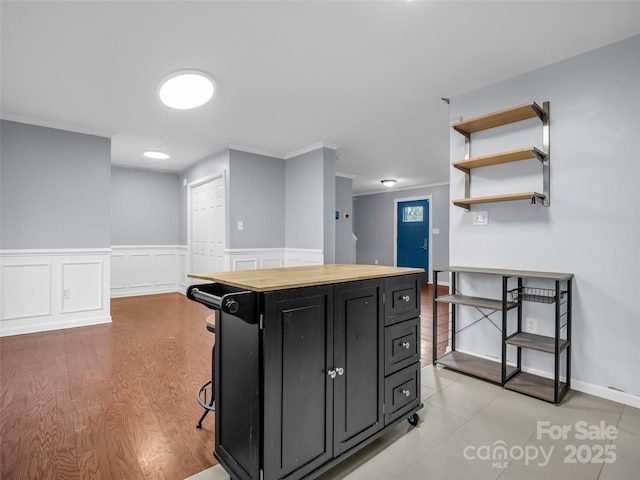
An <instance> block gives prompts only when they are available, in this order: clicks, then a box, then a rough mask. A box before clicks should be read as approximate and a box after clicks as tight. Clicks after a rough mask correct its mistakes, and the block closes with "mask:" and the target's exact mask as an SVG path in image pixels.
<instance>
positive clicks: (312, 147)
mask: <svg viewBox="0 0 640 480" xmlns="http://www.w3.org/2000/svg"><path fill="white" fill-rule="evenodd" d="M227 148H229V150H236V151H238V152H246V153H253V154H255V155H263V156H265V157H272V158H279V159H281V160H289V159H290V158H293V157H297V156H298V155H302V154H304V153H309V152H313V151H314V150H319V149H321V148H328V149H330V150H338V149H339V148H340V145H338V144H335V143H330V142H323V141H320V142H316V143H312V144H311V145H307V146H306V147H301V148H298V149H297V150H293V151H291V152H289V153H285V154H284V155H283V154H280V153H274V152H270V151H268V150H264V149H261V148H253V147H243V146H241V145H232V144H228V145H227ZM343 176H344V175H343Z"/></svg>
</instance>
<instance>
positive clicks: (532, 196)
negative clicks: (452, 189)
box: [451, 192, 546, 210]
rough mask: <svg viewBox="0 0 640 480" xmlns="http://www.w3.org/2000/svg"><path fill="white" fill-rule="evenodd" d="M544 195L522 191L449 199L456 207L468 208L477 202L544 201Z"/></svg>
mask: <svg viewBox="0 0 640 480" xmlns="http://www.w3.org/2000/svg"><path fill="white" fill-rule="evenodd" d="M545 198H546V196H545V195H544V194H542V193H538V192H522V193H508V194H505V195H491V196H488V197H473V198H459V199H457V200H451V203H453V204H454V205H456V206H458V207H462V208H466V209H467V210H469V208H470V207H471V205H475V204H478V203H494V202H510V201H513V200H531V202H532V203H535V202H536V200H540V201H541V203H542V202H544V199H545Z"/></svg>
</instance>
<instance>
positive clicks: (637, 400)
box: [458, 349, 640, 408]
mask: <svg viewBox="0 0 640 480" xmlns="http://www.w3.org/2000/svg"><path fill="white" fill-rule="evenodd" d="M458 351H459V352H462V353H467V354H469V355H475V356H476V357H480V358H484V359H486V360H491V361H494V362H495V361H497V359H496V358H495V357H489V356H486V355H478V354H477V353H473V352H468V351H464V350H459V349H458ZM508 363H509V364H510V365H514V366H515V363H513V362H508ZM522 371H523V372H526V373H530V374H532V375H537V376H539V377H543V378H548V379H553V374H552V373H551V372H546V371H543V370H537V369H535V368H527V367H523V368H522ZM560 380H561V381H562V382H564V381H565V377H564V376H561V377H560ZM571 390H576V391H577V392H582V393H587V394H589V395H593V396H594V397H600V398H604V399H606V400H611V401H613V402H618V403H622V404H623V405H629V406H630V407H635V408H640V397H639V396H637V395H633V394H631V393H627V392H623V391H621V390H615V389H613V388H608V387H602V386H600V385H594V384H593V383H588V382H583V381H581V380H576V379H573V378H572V379H571Z"/></svg>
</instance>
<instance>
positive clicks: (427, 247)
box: [420, 238, 429, 252]
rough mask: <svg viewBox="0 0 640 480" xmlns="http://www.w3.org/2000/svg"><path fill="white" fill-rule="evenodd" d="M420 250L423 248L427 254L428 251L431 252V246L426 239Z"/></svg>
mask: <svg viewBox="0 0 640 480" xmlns="http://www.w3.org/2000/svg"><path fill="white" fill-rule="evenodd" d="M420 248H421V249H422V250H424V251H425V252H426V251H427V250H429V245H428V244H427V239H426V238H425V239H424V242H423V244H422V246H421V247H420Z"/></svg>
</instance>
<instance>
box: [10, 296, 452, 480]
mask: <svg viewBox="0 0 640 480" xmlns="http://www.w3.org/2000/svg"><path fill="white" fill-rule="evenodd" d="M421 299H422V305H423V307H422V315H421V319H422V363H423V365H429V364H430V363H431V343H432V341H431V331H432V330H431V318H432V313H431V290H430V288H429V287H428V288H425V289H423V291H422V295H421ZM444 312H446V310H444ZM210 313H211V311H210V310H208V309H207V308H205V307H203V306H202V305H199V304H196V303H194V302H192V301H190V300H188V299H186V297H184V296H183V295H181V294H178V293H172V294H164V295H152V296H143V297H130V298H119V299H113V300H112V301H111V315H112V318H113V323H111V324H108V325H97V326H91V327H82V328H74V329H67V330H58V331H55V332H44V333H35V334H29V335H19V336H14V337H5V338H2V339H0V409H1V410H0V413H1V421H2V424H1V426H0V442H1V443H0V464H1V467H0V468H1V470H0V478H2V479H3V480H9V479H20V480H21V479H29V480H31V479H58V478H59V479H65V480H70V479H92V480H93V479H105V480H112V479H113V480H115V479H154V480H155V479H159V480H162V479H166V480H176V479H178V480H179V479H184V478H186V477H189V476H190V475H193V474H195V473H198V472H200V471H202V470H205V469H206V468H209V467H211V466H212V465H214V464H215V463H216V461H215V459H214V457H213V454H212V450H213V436H214V434H213V432H214V427H215V415H212V414H210V415H209V416H208V417H207V418H206V419H205V421H204V422H203V426H202V429H197V428H195V423H196V421H197V419H198V418H199V416H200V414H201V412H202V409H201V408H200V406H199V405H198V404H197V402H196V399H195V396H196V391H197V390H198V388H199V387H200V385H201V384H202V383H204V382H205V381H206V380H207V378H208V377H209V375H210V368H211V346H212V343H213V341H214V336H213V335H212V334H210V333H209V332H207V330H206V329H205V318H206V317H207V316H208V315H209V314H210ZM443 318H445V319H446V316H443ZM443 328H446V322H445V325H443ZM444 337H445V338H446V335H445V336H444ZM443 348H444V347H443ZM439 350H440V348H439Z"/></svg>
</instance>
